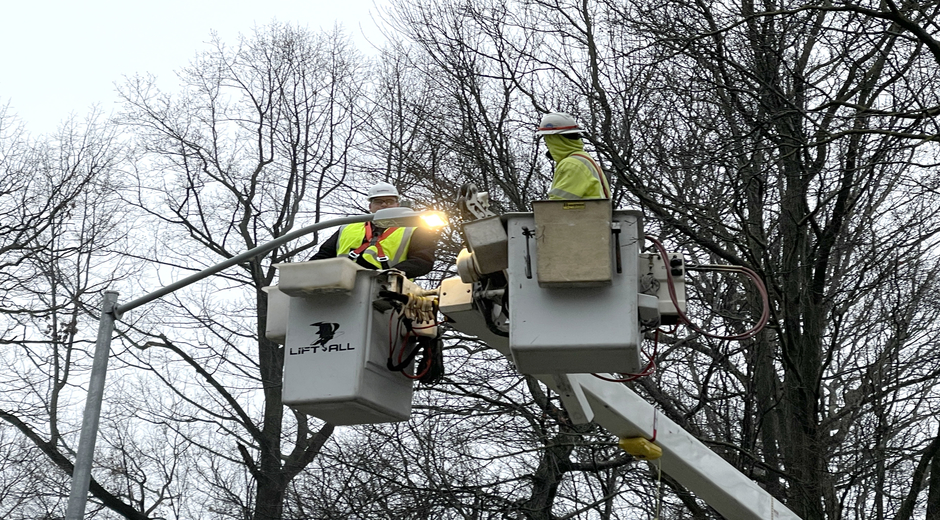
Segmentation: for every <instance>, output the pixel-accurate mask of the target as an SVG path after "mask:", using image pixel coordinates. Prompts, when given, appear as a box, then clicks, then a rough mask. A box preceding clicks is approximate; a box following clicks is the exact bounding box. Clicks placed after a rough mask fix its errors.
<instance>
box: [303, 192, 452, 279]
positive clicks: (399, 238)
mask: <svg viewBox="0 0 940 520" xmlns="http://www.w3.org/2000/svg"><path fill="white" fill-rule="evenodd" d="M367 199H368V202H369V213H375V212H376V211H378V210H380V209H383V208H397V207H398V202H399V200H398V199H399V196H398V190H397V189H396V188H395V186H392V185H391V184H389V183H387V182H380V183H378V184H376V185H374V186H372V187H371V188H369V192H368V194H367ZM436 248H437V237H436V235H435V234H434V233H433V232H432V231H430V230H427V229H424V228H413V227H393V228H387V229H386V228H381V227H378V226H376V225H375V224H373V223H372V222H359V223H354V224H347V225H345V226H343V227H341V228H339V230H338V231H337V232H336V233H334V234H333V236H331V237H330V238H328V239H327V240H326V241H325V242H323V245H321V246H320V249H319V251H317V253H316V254H315V255H313V257H312V258H311V260H320V259H323V258H334V257H337V256H347V257H349V258H350V259H351V260H353V261H355V262H356V263H357V264H359V265H361V266H362V267H365V268H368V269H392V268H394V269H398V270H399V271H402V272H403V273H405V276H407V277H408V278H415V277H418V276H422V275H425V274H428V273H429V272H431V269H432V268H433V267H434V252H435V249H436Z"/></svg>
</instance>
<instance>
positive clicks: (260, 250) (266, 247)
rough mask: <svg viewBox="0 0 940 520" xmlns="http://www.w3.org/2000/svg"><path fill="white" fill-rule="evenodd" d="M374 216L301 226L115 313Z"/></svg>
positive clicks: (366, 220) (357, 216)
mask: <svg viewBox="0 0 940 520" xmlns="http://www.w3.org/2000/svg"><path fill="white" fill-rule="evenodd" d="M373 217H374V215H373V214H371V213H369V214H366V215H354V216H351V217H340V218H334V219H330V220H324V221H321V222H317V223H316V224H311V225H309V226H307V227H304V228H300V229H298V230H297V231H293V232H291V233H288V234H286V235H284V236H281V237H278V238H276V239H274V240H272V241H270V242H267V243H265V244H262V245H260V246H258V247H256V248H254V249H250V250H248V251H245V252H244V253H241V254H239V255H236V256H233V257H232V258H229V259H228V260H226V261H224V262H221V263H219V264H216V265H214V266H212V267H209V268H207V269H203V270H202V271H199V272H198V273H196V274H194V275H191V276H188V277H186V278H183V279H182V280H178V281H176V282H173V283H171V284H170V285H167V286H166V287H163V288H161V289H157V290H156V291H153V292H151V293H149V294H146V295H144V296H141V297H140V298H137V299H136V300H133V301H130V302H128V303H126V304H124V305H117V306H115V307H114V315H115V317H116V318H118V319H120V317H121V315H123V314H124V313H125V312H127V311H130V310H132V309H135V308H137V307H140V306H141V305H143V304H145V303H149V302H152V301H153V300H156V299H157V298H160V297H163V296H166V295H167V294H170V293H171V292H173V291H176V290H177V289H182V288H183V287H186V286H187V285H189V284H192V283H194V282H198V281H199V280H202V279H203V278H208V277H209V276H212V275H214V274H215V273H218V272H219V271H222V270H223V269H227V268H229V267H231V266H233V265H236V264H240V263H242V262H244V261H245V260H249V259H251V258H254V257H256V256H258V255H262V254H264V253H267V252H268V251H270V250H272V249H274V248H276V247H278V246H281V245H283V244H286V243H288V242H290V241H291V240H295V239H297V238H300V237H302V236H304V235H308V234H310V233H313V232H314V231H319V230H321V229H323V228H328V227H333V226H342V225H345V224H353V223H356V222H369V221H371V220H372V219H373Z"/></svg>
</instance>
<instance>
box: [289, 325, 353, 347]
mask: <svg viewBox="0 0 940 520" xmlns="http://www.w3.org/2000/svg"><path fill="white" fill-rule="evenodd" d="M310 326H311V327H315V328H316V333H317V340H316V341H314V342H313V343H311V344H310V345H308V346H306V347H298V348H291V349H290V355H292V356H295V355H297V354H306V353H307V352H313V353H317V352H345V351H347V350H355V348H353V347H352V346H351V345H350V344H349V343H346V344H345V345H344V344H342V343H330V342H331V341H333V338H335V337H337V336H342V335H343V333H342V332H340V331H339V323H330V322H326V321H318V322H316V323H311V324H310Z"/></svg>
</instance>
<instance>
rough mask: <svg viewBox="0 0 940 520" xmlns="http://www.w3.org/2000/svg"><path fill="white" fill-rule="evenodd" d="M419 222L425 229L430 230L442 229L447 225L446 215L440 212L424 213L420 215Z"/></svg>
mask: <svg viewBox="0 0 940 520" xmlns="http://www.w3.org/2000/svg"><path fill="white" fill-rule="evenodd" d="M421 220H422V221H423V222H424V226H425V227H429V228H432V229H436V228H442V227H444V226H446V225H447V215H445V214H444V213H442V212H440V211H425V212H424V213H422V214H421Z"/></svg>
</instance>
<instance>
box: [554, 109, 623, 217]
mask: <svg viewBox="0 0 940 520" xmlns="http://www.w3.org/2000/svg"><path fill="white" fill-rule="evenodd" d="M581 132H582V130H581V127H580V126H578V123H577V122H576V121H575V120H574V118H573V117H571V116H570V115H568V114H565V113H562V112H553V113H551V114H546V115H545V116H544V117H542V121H541V123H540V124H539V128H538V130H536V134H537V135H540V136H542V137H544V138H545V146H547V147H548V155H549V157H550V158H551V159H552V160H553V161H555V175H554V177H553V178H552V187H551V189H550V190H549V191H548V198H549V199H569V200H570V199H609V198H610V184H609V183H608V182H607V176H606V175H604V171H603V170H601V167H600V166H599V165H598V164H597V162H596V161H594V159H593V158H591V156H590V155H588V154H587V152H585V151H584V142H583V141H582V140H581Z"/></svg>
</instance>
